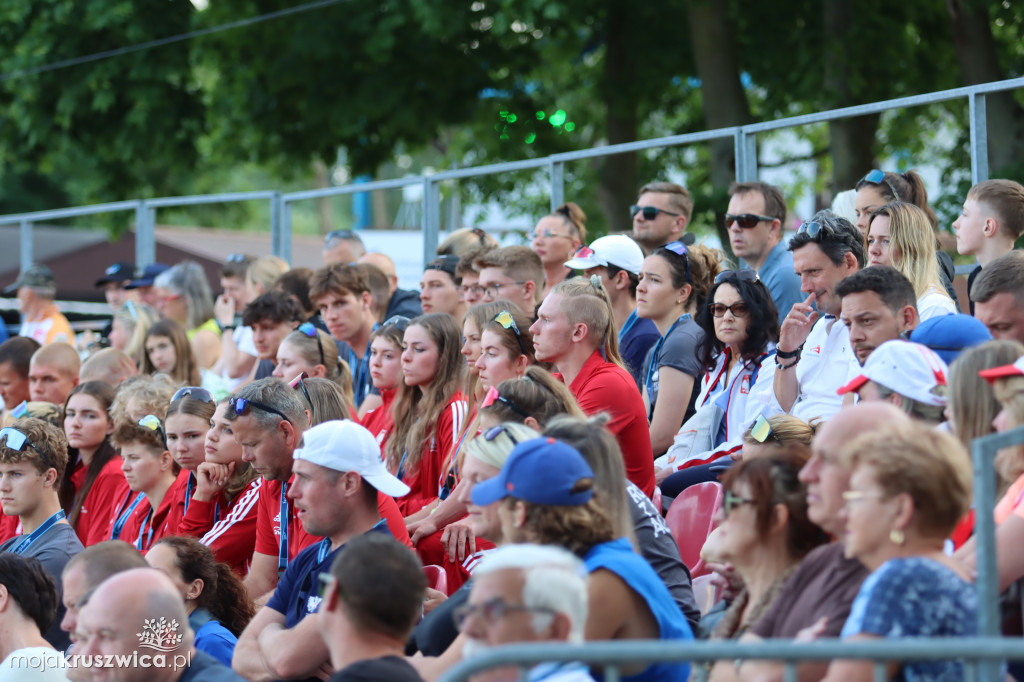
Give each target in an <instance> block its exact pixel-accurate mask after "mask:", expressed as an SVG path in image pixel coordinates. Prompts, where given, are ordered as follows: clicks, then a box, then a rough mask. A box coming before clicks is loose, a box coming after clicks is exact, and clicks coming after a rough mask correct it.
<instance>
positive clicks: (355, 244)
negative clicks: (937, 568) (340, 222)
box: [324, 230, 366, 259]
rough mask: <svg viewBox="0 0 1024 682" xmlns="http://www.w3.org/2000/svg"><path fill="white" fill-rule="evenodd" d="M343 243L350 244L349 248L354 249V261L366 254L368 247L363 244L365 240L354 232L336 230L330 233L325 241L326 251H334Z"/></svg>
mask: <svg viewBox="0 0 1024 682" xmlns="http://www.w3.org/2000/svg"><path fill="white" fill-rule="evenodd" d="M341 242H348V243H349V248H350V249H352V258H353V259H358V258H359V257H360V256H362V255H363V254H365V253H366V245H365V244H363V240H362V239H361V238H360V237H359V235H358V234H356V233H355V232H353V231H352V230H334V231H332V232H328V233H327V237H326V238H325V239H324V249H327V250H329V249H333V248H334V247H335V246H337V245H338V244H340V243H341Z"/></svg>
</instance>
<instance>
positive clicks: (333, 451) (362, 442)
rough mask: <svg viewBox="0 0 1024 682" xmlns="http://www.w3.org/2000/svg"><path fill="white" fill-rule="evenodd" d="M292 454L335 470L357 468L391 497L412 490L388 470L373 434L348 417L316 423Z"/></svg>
mask: <svg viewBox="0 0 1024 682" xmlns="http://www.w3.org/2000/svg"><path fill="white" fill-rule="evenodd" d="M292 457H293V458H294V459H304V460H306V461H307V462H312V463H313V464H319V465H320V466H322V467H326V468H328V469H334V470H335V471H354V472H356V473H357V474H359V475H360V476H362V477H363V478H364V479H366V482H367V483H369V484H370V485H372V486H373V487H374V488H376V489H377V490H379V491H381V492H382V493H384V494H385V495H390V496H391V497H402V496H403V495H406V494H408V493H409V486H407V485H406V484H404V483H402V482H401V481H400V480H398V479H397V478H395V477H394V476H392V475H391V474H390V473H388V470H387V468H385V466H384V462H383V461H382V460H381V457H380V446H379V445H378V444H377V439H376V438H374V437H373V434H372V433H370V432H369V431H367V430H366V429H365V428H364V427H362V426H360V425H359V424H357V423H355V422H353V421H349V420H347V419H345V420H337V419H336V420H332V421H327V422H324V423H322V424H317V425H316V426H314V427H313V428H311V429H309V430H308V431H306V432H305V433H303V434H302V447H301V448H296V449H295V452H294V454H293V455H292Z"/></svg>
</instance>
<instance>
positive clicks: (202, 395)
mask: <svg viewBox="0 0 1024 682" xmlns="http://www.w3.org/2000/svg"><path fill="white" fill-rule="evenodd" d="M182 398H192V400H198V401H199V402H201V403H215V402H217V401H216V400H214V398H213V394H212V393H210V392H209V391H207V390H206V389H205V388H201V387H199V386H183V387H182V388H179V389H178V390H177V391H175V392H174V395H172V396H171V402H172V403H176V402H178V401H179V400H181V399H182Z"/></svg>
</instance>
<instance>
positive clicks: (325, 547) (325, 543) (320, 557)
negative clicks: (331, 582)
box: [316, 538, 331, 564]
mask: <svg viewBox="0 0 1024 682" xmlns="http://www.w3.org/2000/svg"><path fill="white" fill-rule="evenodd" d="M330 553H331V539H330V538H324V539H323V540H321V541H320V549H319V550H318V551H317V553H316V562H317V563H318V564H322V563H323V562H324V559H326V558H327V555H328V554H330Z"/></svg>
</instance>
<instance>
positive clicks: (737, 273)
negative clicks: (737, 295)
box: [715, 270, 761, 284]
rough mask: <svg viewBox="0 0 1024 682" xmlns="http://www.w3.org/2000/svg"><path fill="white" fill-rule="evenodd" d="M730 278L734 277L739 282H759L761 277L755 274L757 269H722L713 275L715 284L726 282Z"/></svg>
mask: <svg viewBox="0 0 1024 682" xmlns="http://www.w3.org/2000/svg"><path fill="white" fill-rule="evenodd" d="M730 279H735V280H738V281H740V282H760V281H761V278H760V277H758V276H757V270H722V271H721V272H720V273H718V276H717V277H715V284H721V283H722V282H727V281H729V280H730Z"/></svg>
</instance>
